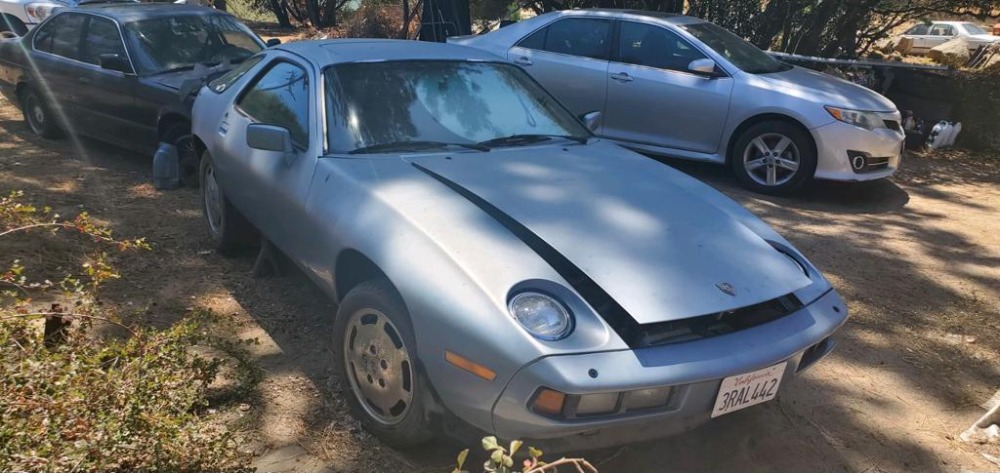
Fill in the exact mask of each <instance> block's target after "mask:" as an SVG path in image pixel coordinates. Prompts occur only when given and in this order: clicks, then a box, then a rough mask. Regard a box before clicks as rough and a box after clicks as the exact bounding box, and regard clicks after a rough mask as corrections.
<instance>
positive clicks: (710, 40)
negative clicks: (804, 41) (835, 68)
mask: <svg viewBox="0 0 1000 473" xmlns="http://www.w3.org/2000/svg"><path fill="white" fill-rule="evenodd" d="M681 28H683V29H684V31H687V32H688V33H691V35H692V36H694V37H695V38H698V39H699V40H700V41H701V42H702V43H705V44H706V45H707V46H708V47H710V48H712V49H713V50H714V51H715V52H716V53H718V54H719V55H721V56H722V57H724V58H726V60H728V61H729V62H731V63H732V64H733V65H734V66H736V67H738V68H740V70H742V71H743V72H749V73H751V74H767V73H770V72H781V71H787V70H788V69H791V68H792V66H790V65H789V64H786V63H784V62H781V61H779V60H777V59H775V58H773V57H771V56H769V55H768V54H767V53H765V52H764V51H761V50H760V49H758V48H757V47H756V46H754V45H752V44H750V43H748V42H746V41H745V40H743V38H740V37H739V36H736V35H735V34H733V33H732V32H730V31H729V30H727V29H725V28H723V27H721V26H717V25H715V24H712V23H695V24H691V25H682V26H681Z"/></svg>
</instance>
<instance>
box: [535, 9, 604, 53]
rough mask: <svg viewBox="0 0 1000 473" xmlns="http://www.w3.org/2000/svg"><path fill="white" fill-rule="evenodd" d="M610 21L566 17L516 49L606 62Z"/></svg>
mask: <svg viewBox="0 0 1000 473" xmlns="http://www.w3.org/2000/svg"><path fill="white" fill-rule="evenodd" d="M610 41H611V21H609V20H599V19H594V18H567V19H565V20H559V21H556V22H555V23H553V24H551V25H549V26H547V27H545V28H543V29H541V30H539V31H536V32H534V33H532V34H531V35H530V36H528V37H527V38H525V39H524V40H522V41H521V43H520V44H518V46H520V47H522V48H528V49H537V50H543V51H549V52H553V53H559V54H568V55H571V56H580V57H589V58H594V59H607V58H608V51H609V46H610Z"/></svg>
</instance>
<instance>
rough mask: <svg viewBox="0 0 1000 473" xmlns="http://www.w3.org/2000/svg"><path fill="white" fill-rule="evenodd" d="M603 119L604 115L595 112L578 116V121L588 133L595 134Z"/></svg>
mask: <svg viewBox="0 0 1000 473" xmlns="http://www.w3.org/2000/svg"><path fill="white" fill-rule="evenodd" d="M603 119H604V114H603V113H601V112H600V111H597V110H594V111H593V112H587V113H584V114H583V115H580V121H582V122H583V124H584V125H586V126H587V128H588V129H589V130H590V131H593V132H595V133H596V132H597V129H598V128H600V127H601V120H603Z"/></svg>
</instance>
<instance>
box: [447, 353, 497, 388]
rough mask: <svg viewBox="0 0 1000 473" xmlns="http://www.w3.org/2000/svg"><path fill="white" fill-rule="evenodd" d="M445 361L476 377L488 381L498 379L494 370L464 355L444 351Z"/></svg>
mask: <svg viewBox="0 0 1000 473" xmlns="http://www.w3.org/2000/svg"><path fill="white" fill-rule="evenodd" d="M444 360H445V361H447V362H448V363H451V364H453V365H455V366H457V367H459V368H461V369H463V370H465V371H468V372H470V373H472V374H474V375H476V376H479V377H480V378H483V379H485V380H486V381H493V379H494V378H496V377H497V374H496V373H495V372H494V371H493V370H491V369H489V368H487V367H485V366H483V365H480V364H477V363H475V362H473V361H472V360H470V359H468V358H466V357H464V356H462V355H459V354H456V353H452V352H450V351H448V350H445V351H444Z"/></svg>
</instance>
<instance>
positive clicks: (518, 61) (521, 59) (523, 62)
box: [514, 56, 534, 66]
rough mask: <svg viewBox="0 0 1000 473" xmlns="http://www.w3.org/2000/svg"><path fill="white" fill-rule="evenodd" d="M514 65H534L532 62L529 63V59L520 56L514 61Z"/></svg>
mask: <svg viewBox="0 0 1000 473" xmlns="http://www.w3.org/2000/svg"><path fill="white" fill-rule="evenodd" d="M514 63H516V64H518V65H521V66H530V65H532V64H534V63H533V62H531V59H528V58H526V57H524V56H521V57H519V58H517V59H515V60H514Z"/></svg>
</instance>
